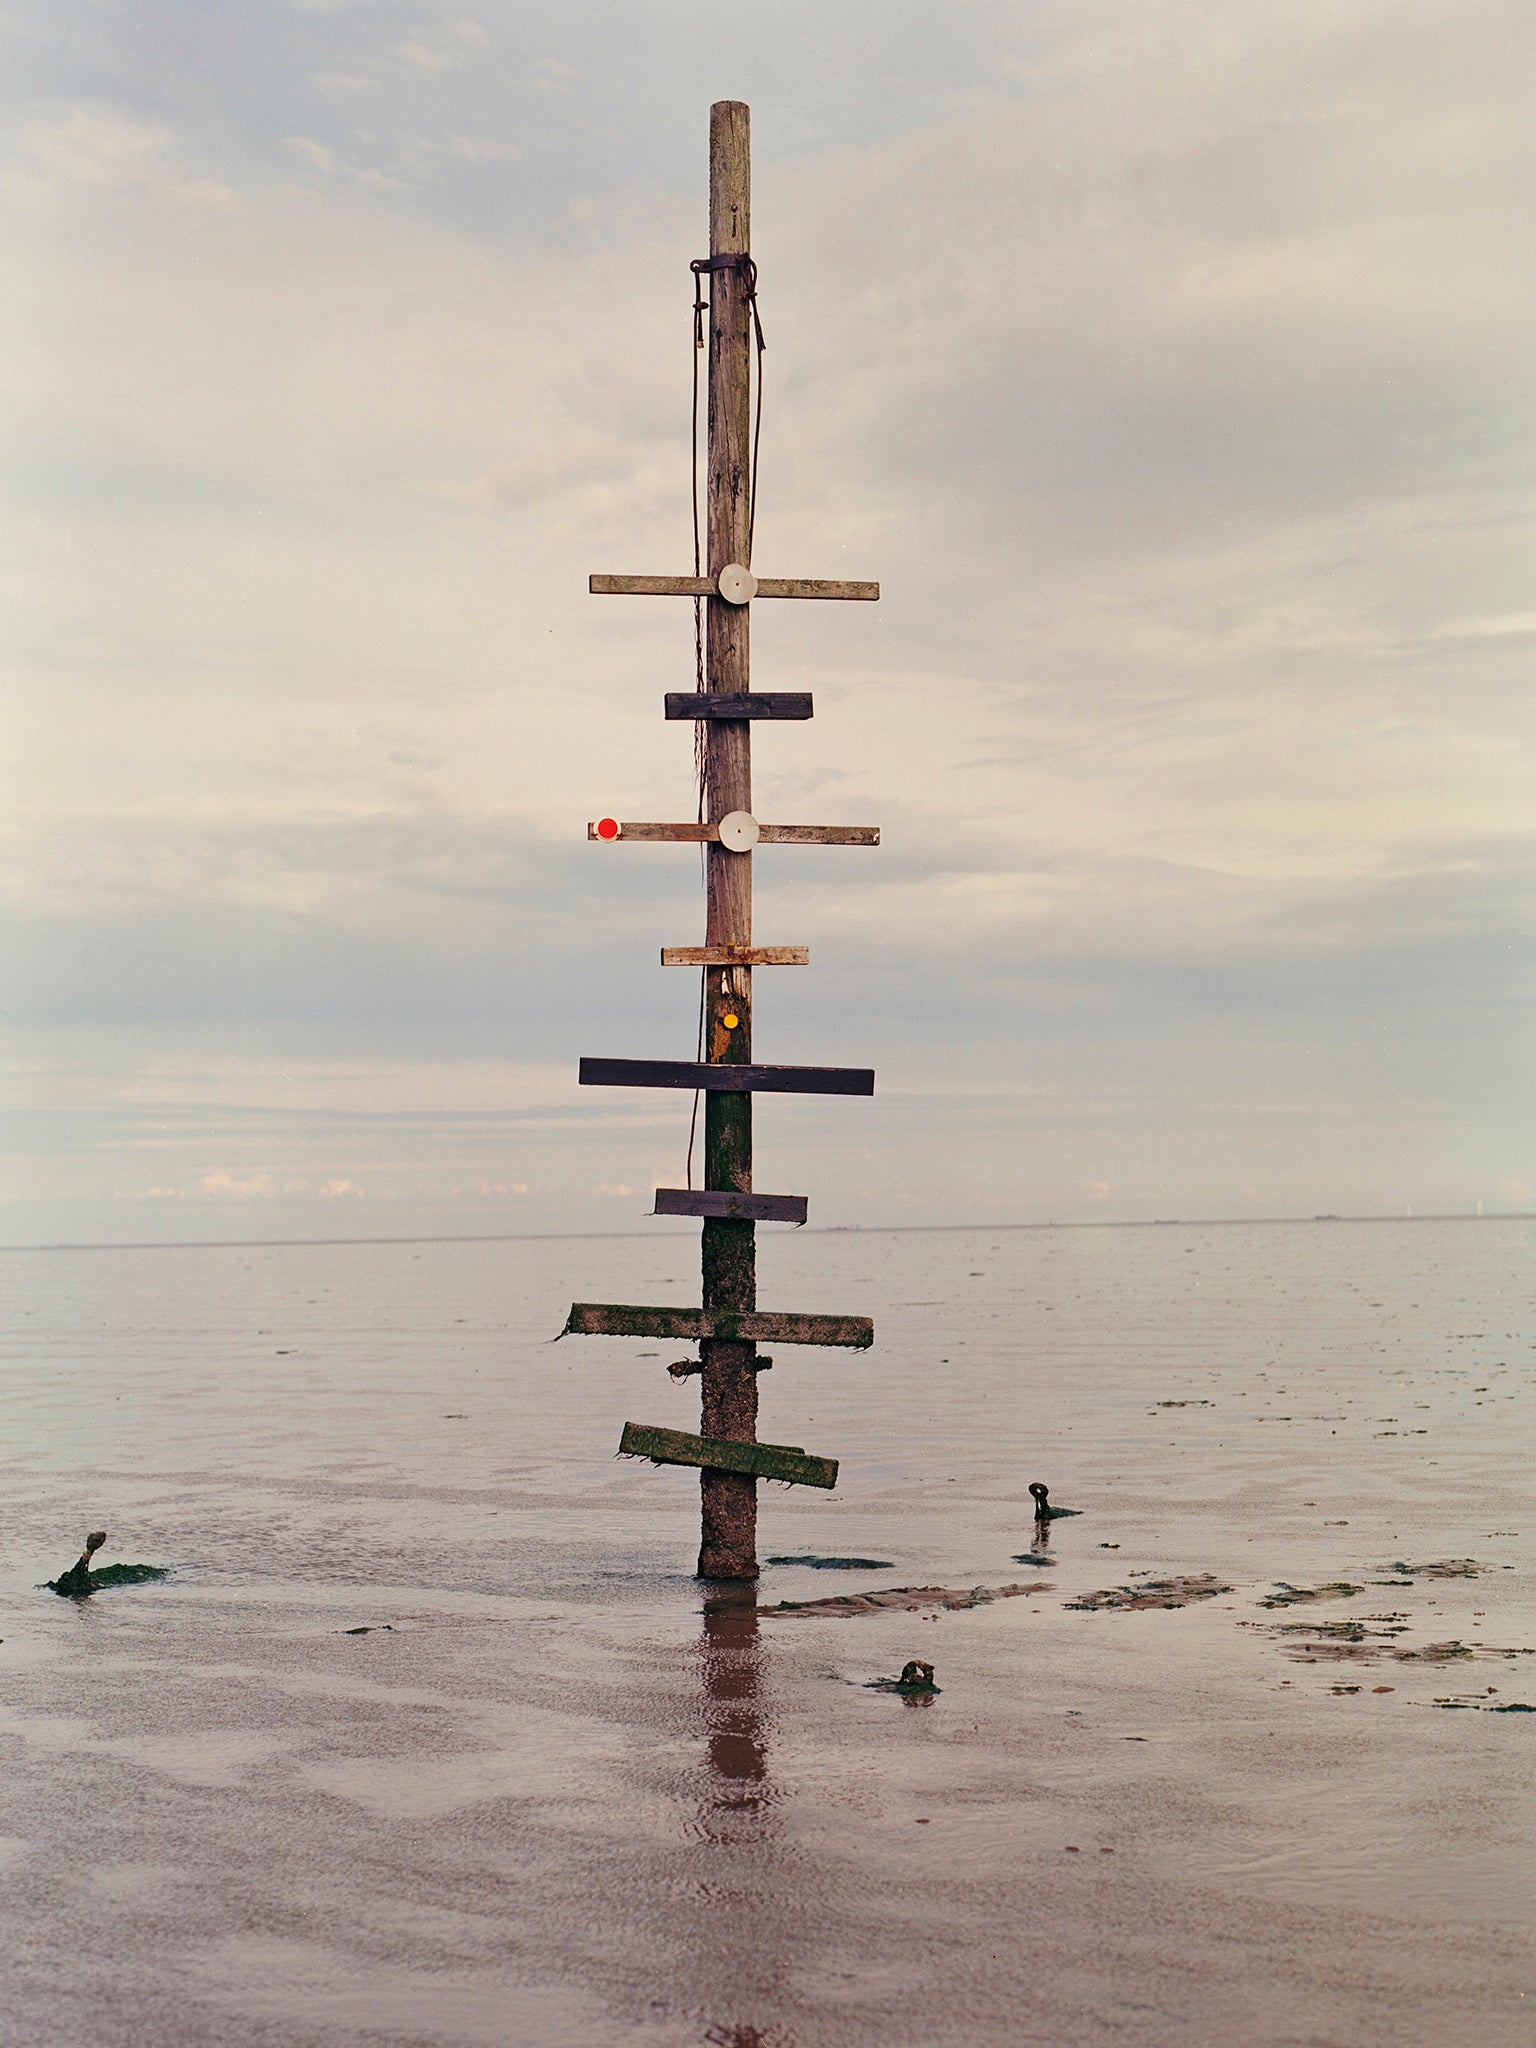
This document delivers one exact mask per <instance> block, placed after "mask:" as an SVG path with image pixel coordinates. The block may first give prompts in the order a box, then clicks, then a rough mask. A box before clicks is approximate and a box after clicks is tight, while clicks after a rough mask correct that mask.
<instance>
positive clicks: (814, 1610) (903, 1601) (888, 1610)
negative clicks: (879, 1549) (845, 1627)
mask: <svg viewBox="0 0 1536 2048" xmlns="http://www.w3.org/2000/svg"><path fill="white" fill-rule="evenodd" d="M1050 1590H1051V1588H1050V1587H1049V1586H1048V1585H1046V1584H1045V1583H1044V1582H1043V1581H1042V1582H1041V1583H1040V1584H1039V1585H1033V1586H972V1587H970V1588H969V1590H966V1589H964V1588H958V1589H957V1588H956V1587H953V1586H891V1587H890V1588H888V1589H887V1590H886V1591H885V1592H883V1593H833V1594H831V1595H829V1597H828V1598H827V1599H825V1600H780V1601H779V1602H778V1604H777V1605H776V1606H774V1607H759V1608H758V1610H757V1611H758V1613H759V1614H892V1613H896V1614H915V1613H917V1612H918V1610H919V1609H921V1608H925V1607H947V1608H961V1607H985V1606H986V1605H987V1603H988V1601H991V1600H1016V1599H1018V1597H1019V1595H1020V1594H1021V1593H1049V1592H1050Z"/></svg>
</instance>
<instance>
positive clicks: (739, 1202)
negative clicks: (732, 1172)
mask: <svg viewBox="0 0 1536 2048" xmlns="http://www.w3.org/2000/svg"><path fill="white" fill-rule="evenodd" d="M807 1206H808V1198H807V1197H806V1196H805V1195H748V1194H742V1193H741V1192H740V1191H739V1190H738V1189H736V1188H658V1189H657V1190H656V1207H655V1210H654V1211H653V1213H654V1214H655V1215H657V1216H724V1217H727V1218H729V1219H737V1218H742V1219H748V1218H750V1219H751V1220H752V1221H754V1222H759V1223H803V1222H804V1221H805V1217H806V1210H807Z"/></svg>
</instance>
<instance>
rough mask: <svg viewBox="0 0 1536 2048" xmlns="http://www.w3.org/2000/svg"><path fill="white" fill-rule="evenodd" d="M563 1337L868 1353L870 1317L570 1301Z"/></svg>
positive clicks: (872, 1330) (871, 1335) (872, 1328)
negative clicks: (704, 1340)
mask: <svg viewBox="0 0 1536 2048" xmlns="http://www.w3.org/2000/svg"><path fill="white" fill-rule="evenodd" d="M560 1334H561V1336H562V1337H667V1338H671V1337H678V1338H681V1340H682V1341H683V1342H684V1343H685V1344H691V1343H695V1342H697V1341H698V1340H699V1339H701V1338H705V1337H709V1338H714V1339H715V1340H717V1341H718V1342H720V1343H725V1344H831V1345H837V1346H840V1347H842V1348H845V1349H848V1350H853V1351H867V1350H868V1349H869V1347H870V1345H871V1344H873V1343H874V1341H875V1326H874V1324H873V1323H872V1322H871V1321H870V1319H869V1317H868V1316H802V1315H790V1314H785V1313H784V1312H782V1311H780V1310H770V1309H724V1308H646V1307H643V1306H637V1305H636V1304H635V1303H633V1302H613V1301H573V1302H572V1303H571V1312H570V1314H569V1315H568V1316H567V1317H566V1321H565V1328H564V1329H563V1330H562V1331H561V1332H560Z"/></svg>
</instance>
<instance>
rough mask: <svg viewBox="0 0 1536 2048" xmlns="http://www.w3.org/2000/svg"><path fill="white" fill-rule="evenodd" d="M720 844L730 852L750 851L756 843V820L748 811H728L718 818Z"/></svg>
mask: <svg viewBox="0 0 1536 2048" xmlns="http://www.w3.org/2000/svg"><path fill="white" fill-rule="evenodd" d="M719 832H720V844H721V845H722V846H726V847H729V848H730V850H731V852H732V853H750V852H751V851H752V849H753V847H754V846H756V844H757V820H756V818H754V817H753V815H752V813H751V812H750V811H730V812H728V813H727V814H726V816H725V817H723V818H722V819H721V820H720V825H719Z"/></svg>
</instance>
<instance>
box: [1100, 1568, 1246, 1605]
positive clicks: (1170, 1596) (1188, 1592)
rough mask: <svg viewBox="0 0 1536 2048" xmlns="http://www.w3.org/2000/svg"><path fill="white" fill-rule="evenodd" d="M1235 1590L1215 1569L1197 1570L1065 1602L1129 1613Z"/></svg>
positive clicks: (1116, 1587) (1207, 1597)
mask: <svg viewBox="0 0 1536 2048" xmlns="http://www.w3.org/2000/svg"><path fill="white" fill-rule="evenodd" d="M1231 1591H1232V1588H1231V1587H1230V1586H1229V1585H1228V1584H1227V1582H1226V1580H1225V1579H1218V1578H1217V1577H1216V1576H1215V1574H1214V1573H1212V1572H1197V1573H1194V1574H1192V1575H1190V1576H1188V1577H1185V1578H1181V1579H1143V1580H1142V1582H1141V1584H1140V1585H1139V1586H1110V1587H1107V1588H1105V1589H1104V1590H1103V1591H1102V1592H1098V1593H1087V1594H1085V1595H1084V1596H1083V1598H1082V1599H1081V1600H1068V1601H1067V1602H1066V1603H1065V1604H1066V1605H1067V1606H1068V1607H1077V1608H1086V1609H1089V1610H1091V1611H1093V1612H1095V1613H1098V1612H1101V1611H1103V1610H1106V1609H1112V1610H1114V1611H1116V1612H1125V1613H1128V1612H1134V1611H1137V1610H1140V1609H1142V1608H1147V1607H1188V1606H1189V1604H1190V1602H1191V1601H1194V1600H1210V1599H1213V1598H1214V1597H1215V1596H1216V1594H1218V1593H1230V1592H1231Z"/></svg>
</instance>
